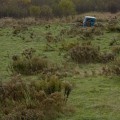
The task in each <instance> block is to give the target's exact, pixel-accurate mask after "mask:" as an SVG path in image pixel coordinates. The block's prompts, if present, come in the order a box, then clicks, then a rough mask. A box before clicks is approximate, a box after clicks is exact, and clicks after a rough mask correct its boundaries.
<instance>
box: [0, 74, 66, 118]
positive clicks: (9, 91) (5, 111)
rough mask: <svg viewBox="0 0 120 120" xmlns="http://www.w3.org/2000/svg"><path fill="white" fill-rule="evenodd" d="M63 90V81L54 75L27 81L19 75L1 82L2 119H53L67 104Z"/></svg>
mask: <svg viewBox="0 0 120 120" xmlns="http://www.w3.org/2000/svg"><path fill="white" fill-rule="evenodd" d="M1 88H2V89H1ZM63 91H64V87H62V81H60V80H58V79H57V78H56V79H55V78H53V77H52V78H51V79H50V80H47V81H46V80H43V81H39V82H38V81H34V82H33V81H31V82H30V81H29V82H28V83H26V82H25V81H23V80H22V79H20V77H19V76H17V77H14V78H13V79H12V80H11V81H10V82H7V83H1V85H0V106H1V109H2V112H1V111H0V114H1V115H2V116H1V120H19V119H20V120H21V119H23V120H46V119H47V120H53V119H54V118H56V117H57V116H59V115H60V114H62V113H63V110H64V109H63V108H65V106H66V104H65V96H64V93H63ZM1 103H2V104H1Z"/></svg>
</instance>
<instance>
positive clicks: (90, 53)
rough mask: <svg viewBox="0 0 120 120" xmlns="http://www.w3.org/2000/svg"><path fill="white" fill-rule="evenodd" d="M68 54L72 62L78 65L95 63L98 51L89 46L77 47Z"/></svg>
mask: <svg viewBox="0 0 120 120" xmlns="http://www.w3.org/2000/svg"><path fill="white" fill-rule="evenodd" d="M69 53H70V56H71V58H72V60H73V61H75V62H78V63H91V62H96V61H98V58H99V50H98V49H97V48H94V47H93V46H91V45H85V46H84V45H77V46H75V47H73V48H72V49H71V50H70V52H69Z"/></svg>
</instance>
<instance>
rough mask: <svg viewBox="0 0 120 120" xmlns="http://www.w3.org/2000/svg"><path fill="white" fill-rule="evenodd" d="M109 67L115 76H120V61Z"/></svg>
mask: <svg viewBox="0 0 120 120" xmlns="http://www.w3.org/2000/svg"><path fill="white" fill-rule="evenodd" d="M108 67H109V69H110V71H111V73H112V74H113V75H118V76H119V75H120V59H117V60H115V61H113V62H112V63H111V64H109V66H108Z"/></svg>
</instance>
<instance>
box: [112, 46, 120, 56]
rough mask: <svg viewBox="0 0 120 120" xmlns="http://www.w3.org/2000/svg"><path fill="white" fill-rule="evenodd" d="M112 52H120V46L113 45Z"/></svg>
mask: <svg viewBox="0 0 120 120" xmlns="http://www.w3.org/2000/svg"><path fill="white" fill-rule="evenodd" d="M112 52H113V53H114V54H115V55H116V54H119V53H120V46H119V45H116V46H113V47H112Z"/></svg>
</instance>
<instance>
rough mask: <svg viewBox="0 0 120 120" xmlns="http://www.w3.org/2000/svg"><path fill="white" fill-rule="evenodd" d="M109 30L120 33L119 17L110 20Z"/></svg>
mask: <svg viewBox="0 0 120 120" xmlns="http://www.w3.org/2000/svg"><path fill="white" fill-rule="evenodd" d="M107 29H108V31H110V32H120V26H119V24H118V19H117V17H114V18H111V19H110V20H109V22H108V27H107Z"/></svg>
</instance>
